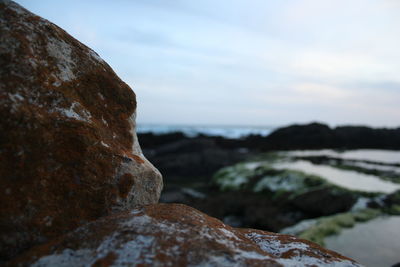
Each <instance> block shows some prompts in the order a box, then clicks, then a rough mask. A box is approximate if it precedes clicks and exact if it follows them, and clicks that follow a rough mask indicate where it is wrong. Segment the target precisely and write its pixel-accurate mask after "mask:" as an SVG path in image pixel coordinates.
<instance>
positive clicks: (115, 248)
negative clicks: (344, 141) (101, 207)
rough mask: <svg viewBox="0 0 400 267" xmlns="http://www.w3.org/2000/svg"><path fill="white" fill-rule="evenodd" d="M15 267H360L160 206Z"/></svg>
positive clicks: (63, 241) (303, 244) (305, 244)
mask: <svg viewBox="0 0 400 267" xmlns="http://www.w3.org/2000/svg"><path fill="white" fill-rule="evenodd" d="M8 265H10V266H229V267H230V266H348V267H351V266H360V265H359V264H357V263H356V262H354V261H352V260H350V259H348V258H346V257H344V256H341V255H340V254H338V253H335V252H333V251H329V250H326V249H324V248H322V247H319V246H318V245H316V244H314V243H312V242H309V241H306V240H302V239H298V238H296V237H293V236H288V235H282V234H275V233H271V232H265V231H260V230H254V229H238V228H232V227H230V226H227V225H225V224H223V223H222V222H221V221H219V220H217V219H215V218H212V217H209V216H207V215H205V214H203V213H201V212H199V211H197V210H195V209H193V208H190V207H188V206H185V205H181V204H154V205H149V206H145V207H142V208H140V209H135V210H132V211H130V212H128V211H127V212H122V213H118V214H115V215H111V216H108V217H104V218H101V219H99V220H97V221H94V222H91V223H88V224H87V225H85V226H82V227H80V228H78V229H76V230H75V231H73V232H71V233H69V234H66V235H64V236H61V237H59V238H57V239H55V240H53V241H52V242H50V243H48V244H45V245H42V246H38V247H35V248H33V249H32V250H30V251H28V252H27V253H25V254H23V255H21V256H20V257H18V258H16V259H15V260H13V261H11V262H9V263H8Z"/></svg>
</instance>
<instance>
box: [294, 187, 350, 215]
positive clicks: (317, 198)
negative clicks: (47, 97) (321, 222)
mask: <svg viewBox="0 0 400 267" xmlns="http://www.w3.org/2000/svg"><path fill="white" fill-rule="evenodd" d="M356 201H357V196H355V195H354V194H351V193H350V192H346V191H339V190H336V189H334V188H330V187H327V188H321V189H316V190H311V191H309V192H306V193H303V194H301V195H299V196H296V197H295V198H293V200H292V201H291V203H292V204H293V205H294V206H296V207H298V208H299V209H300V210H302V211H304V212H307V213H311V214H313V215H315V216H325V215H330V214H335V213H339V212H345V211H348V210H350V209H351V207H352V206H353V205H354V204H355V203H356Z"/></svg>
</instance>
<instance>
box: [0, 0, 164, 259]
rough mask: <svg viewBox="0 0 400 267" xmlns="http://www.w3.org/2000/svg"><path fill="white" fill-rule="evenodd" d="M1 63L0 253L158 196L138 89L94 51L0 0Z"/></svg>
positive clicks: (158, 185)
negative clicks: (144, 145) (143, 140)
mask: <svg viewBox="0 0 400 267" xmlns="http://www.w3.org/2000/svg"><path fill="white" fill-rule="evenodd" d="M0 66H1V69H0V114H1V118H0V185H1V193H0V203H1V206H0V259H2V260H4V259H8V258H9V257H11V256H13V255H15V254H17V253H18V252H20V251H22V250H24V249H26V248H28V247H31V246H32V245H35V244H38V243H43V242H45V241H46V240H48V239H49V238H53V237H55V236H56V235H59V234H61V233H65V232H66V231H69V230H72V229H74V228H76V227H77V226H79V225H82V224H83V223H85V222H88V221H91V220H93V219H97V218H99V217H100V216H104V215H108V214H110V213H112V212H114V211H121V210H126V209H129V208H133V207H135V206H138V205H144V204H151V203H156V202H157V201H158V197H159V194H160V191H161V187H162V178H161V175H160V173H159V172H158V171H157V170H156V169H155V168H154V167H153V166H152V165H151V164H150V163H149V162H148V161H147V160H146V159H145V158H144V156H143V155H142V153H141V150H140V147H139V144H138V141H137V138H136V133H135V114H136V113H135V110H136V99H135V94H134V92H133V91H132V90H131V89H130V88H129V86H128V85H126V84H125V83H124V82H122V81H121V80H120V79H119V78H118V77H117V75H116V74H115V73H114V72H113V70H112V69H111V68H110V66H109V65H107V63H105V62H104V61H103V60H102V59H101V58H100V57H99V56H98V55H97V54H96V53H95V52H94V51H92V50H91V49H89V48H88V47H86V46H85V45H83V44H81V43H80V42H78V41H77V40H75V39H74V38H73V37H71V36H70V35H69V34H68V33H66V32H65V31H63V30H62V29H60V28H59V27H57V26H56V25H54V24H52V23H50V22H48V21H47V20H44V19H42V18H40V17H38V16H35V15H34V14H32V13H30V12H29V11H27V10H25V9H24V8H22V7H20V6H19V5H17V4H15V3H14V2H11V1H7V0H1V1H0Z"/></svg>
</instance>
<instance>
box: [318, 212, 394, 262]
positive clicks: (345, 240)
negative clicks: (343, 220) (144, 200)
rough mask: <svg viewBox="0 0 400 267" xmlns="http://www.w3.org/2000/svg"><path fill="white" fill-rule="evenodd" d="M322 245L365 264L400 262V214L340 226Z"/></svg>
mask: <svg viewBox="0 0 400 267" xmlns="http://www.w3.org/2000/svg"><path fill="white" fill-rule="evenodd" d="M325 247H326V248H328V249H331V250H334V251H337V252H339V253H341V254H343V255H345V256H348V257H350V258H353V259H355V260H356V261H358V262H360V263H361V264H364V265H365V266H371V267H375V266H376V267H378V266H379V267H381V266H392V265H394V264H395V263H398V262H400V216H388V217H380V218H377V219H374V220H371V221H369V222H365V223H359V224H357V225H356V226H355V227H353V228H350V229H343V230H342V232H341V233H340V234H339V235H336V236H330V237H328V238H326V239H325Z"/></svg>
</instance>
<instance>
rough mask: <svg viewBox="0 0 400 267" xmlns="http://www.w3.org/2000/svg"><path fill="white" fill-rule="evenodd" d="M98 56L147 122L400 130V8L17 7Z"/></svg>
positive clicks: (44, 2)
mask: <svg viewBox="0 0 400 267" xmlns="http://www.w3.org/2000/svg"><path fill="white" fill-rule="evenodd" d="M16 2H18V3H19V4H21V5H22V6H24V7H25V8H27V9H29V10H30V11H32V12H34V13H36V14H38V15H40V16H42V17H44V18H46V19H48V20H50V21H51V22H53V23H55V24H57V25H58V26H60V27H61V28H63V29H65V30H66V31H67V32H68V33H70V34H71V35H72V36H74V37H75V38H77V39H78V40H80V41H81V42H82V43H84V44H86V45H87V46H89V47H90V48H92V49H93V50H95V51H96V52H97V53H98V54H99V55H100V56H101V57H102V58H103V59H104V60H106V61H107V62H108V64H109V65H110V66H111V67H112V68H113V69H114V71H115V72H116V73H117V74H118V75H119V76H120V77H121V79H122V80H124V81H125V82H126V83H127V84H129V85H130V86H131V88H132V89H133V90H134V91H135V93H136V97H137V102H138V110H137V112H138V114H137V121H138V123H142V124H143V123H161V124H191V125H257V126H280V125H288V124H292V123H307V122H311V121H319V122H325V123H327V124H329V125H331V126H335V125H344V124H346V125H348V124H357V125H370V126H374V127H399V126H400V51H399V50H400V16H399V14H400V1H398V0H324V1H321V0H279V1H276V0H219V1H215V0H196V1H191V0H134V1H133V0H132V1H129V0H114V1H110V0H107V1H103V0H97V1H94V0H85V1H82V0H57V1H54V0H34V1H32V0H17V1H16Z"/></svg>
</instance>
